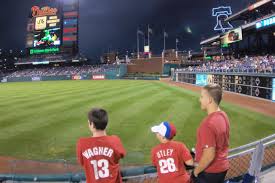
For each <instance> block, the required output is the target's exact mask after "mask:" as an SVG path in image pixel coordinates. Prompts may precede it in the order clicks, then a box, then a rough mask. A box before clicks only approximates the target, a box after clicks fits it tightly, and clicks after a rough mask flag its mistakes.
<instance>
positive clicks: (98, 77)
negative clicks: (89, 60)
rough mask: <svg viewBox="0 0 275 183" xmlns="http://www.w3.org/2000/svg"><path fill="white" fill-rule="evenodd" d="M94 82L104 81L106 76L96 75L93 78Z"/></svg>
mask: <svg viewBox="0 0 275 183" xmlns="http://www.w3.org/2000/svg"><path fill="white" fill-rule="evenodd" d="M92 79H93V80H104V79H105V75H104V74H96V75H93V76H92Z"/></svg>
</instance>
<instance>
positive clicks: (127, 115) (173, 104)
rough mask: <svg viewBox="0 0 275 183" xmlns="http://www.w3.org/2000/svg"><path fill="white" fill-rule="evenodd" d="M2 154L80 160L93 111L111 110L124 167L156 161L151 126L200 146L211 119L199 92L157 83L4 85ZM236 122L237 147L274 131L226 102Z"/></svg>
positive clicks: (268, 121)
mask: <svg viewBox="0 0 275 183" xmlns="http://www.w3.org/2000/svg"><path fill="white" fill-rule="evenodd" d="M0 88H1V89H0V116H1V117H0V155H2V156H12V157H18V158H24V159H39V160H52V159H74V157H75V144H76V141H77V139H78V138H79V137H83V136H89V135H90V133H89V130H88V128H87V111H89V109H90V108H91V107H95V106H97V107H103V108H105V109H107V111H108V112H109V119H110V123H109V126H108V133H109V134H116V135H118V136H120V137H121V139H122V142H123V144H124V145H125V147H126V149H127V151H128V156H127V157H126V159H125V160H124V161H123V163H124V164H132V163H137V164H143V163H149V162H150V161H149V160H150V150H151V148H152V147H153V146H154V145H156V144H157V143H158V142H157V140H156V139H155V136H154V135H153V134H151V133H150V130H149V129H150V127H151V126H152V125H155V124H157V123H159V122H161V121H164V120H169V121H172V122H174V123H175V125H176V127H177V129H178V134H177V136H176V138H175V139H176V140H180V141H183V142H185V143H186V145H187V146H188V147H189V148H191V147H194V143H195V134H196V129H197V127H198V125H199V123H200V121H201V120H202V119H203V117H204V116H205V115H206V114H205V113H204V112H201V111H200V108H199V106H200V105H199V101H198V100H199V99H198V94H196V93H193V92H191V91H186V90H183V89H181V88H176V87H171V86H168V85H166V84H164V83H161V82H157V81H119V80H116V81H57V82H54V81H51V82H33V83H31V82H30V83H7V84H0ZM222 108H223V110H225V111H226V112H227V113H228V115H229V118H230V121H231V147H237V146H240V145H243V144H246V143H248V142H251V141H254V140H257V139H259V138H262V137H265V136H267V135H270V134H272V133H274V131H275V119H274V118H270V117H267V116H264V115H261V114H257V113H255V112H251V111H249V110H245V109H242V108H240V107H237V106H235V105H232V104H228V103H222Z"/></svg>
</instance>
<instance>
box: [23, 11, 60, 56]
mask: <svg viewBox="0 0 275 183" xmlns="http://www.w3.org/2000/svg"><path fill="white" fill-rule="evenodd" d="M57 7H58V6H53V7H50V6H42V7H39V6H33V7H32V8H31V16H30V20H29V23H28V35H27V45H26V46H27V48H29V49H30V51H31V50H32V51H33V52H32V54H34V53H44V52H43V50H44V49H48V50H51V49H53V48H54V49H58V48H59V47H60V46H61V44H62V42H61V40H62V29H61V27H62V26H61V25H62V24H61V23H62V22H61V19H62V18H61V13H62V12H61V11H60V8H57ZM58 50H59V49H58ZM34 51H37V52H34Z"/></svg>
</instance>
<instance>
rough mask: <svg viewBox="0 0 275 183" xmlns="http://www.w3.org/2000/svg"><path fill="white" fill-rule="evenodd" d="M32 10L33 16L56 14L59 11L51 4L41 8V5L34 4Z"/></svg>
mask: <svg viewBox="0 0 275 183" xmlns="http://www.w3.org/2000/svg"><path fill="white" fill-rule="evenodd" d="M31 10H32V16H33V17H39V16H49V15H56V14H57V12H58V10H57V8H51V7H49V6H45V7H42V8H41V9H40V7H39V6H33V7H32V9H31Z"/></svg>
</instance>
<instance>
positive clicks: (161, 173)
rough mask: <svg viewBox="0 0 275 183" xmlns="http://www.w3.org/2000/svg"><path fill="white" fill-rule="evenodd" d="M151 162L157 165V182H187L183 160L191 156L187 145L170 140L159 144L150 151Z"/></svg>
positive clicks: (188, 178) (187, 175) (189, 158)
mask: <svg viewBox="0 0 275 183" xmlns="http://www.w3.org/2000/svg"><path fill="white" fill-rule="evenodd" d="M151 157H152V163H153V165H154V166H156V167H157V171H158V182H159V183H167V182H168V183H179V182H180V183H189V181H190V176H189V174H188V173H187V172H186V169H185V166H184V162H186V161H188V160H191V159H192V156H191V154H190V152H189V150H188V149H187V147H186V146H185V145H184V144H183V143H180V142H176V141H170V142H168V143H165V144H159V145H157V146H156V147H154V148H153V149H152V151H151Z"/></svg>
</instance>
